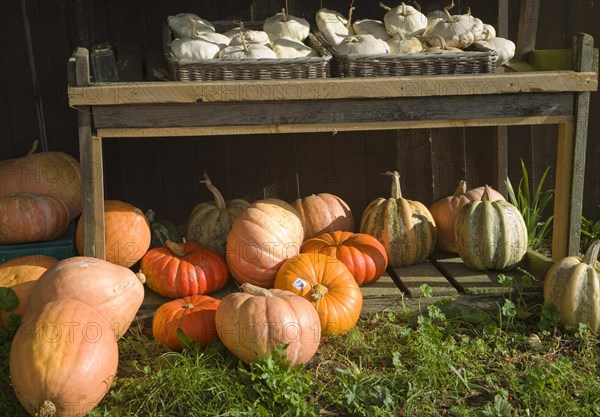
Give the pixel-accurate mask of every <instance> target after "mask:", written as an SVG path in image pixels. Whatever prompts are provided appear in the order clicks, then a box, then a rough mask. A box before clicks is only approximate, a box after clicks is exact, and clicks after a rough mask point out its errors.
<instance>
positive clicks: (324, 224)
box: [292, 193, 354, 239]
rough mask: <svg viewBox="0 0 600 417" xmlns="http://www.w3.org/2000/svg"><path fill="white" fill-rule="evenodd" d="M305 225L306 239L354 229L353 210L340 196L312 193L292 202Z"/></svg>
mask: <svg viewBox="0 0 600 417" xmlns="http://www.w3.org/2000/svg"><path fill="white" fill-rule="evenodd" d="M292 207H294V208H295V209H296V211H297V212H298V215H299V216H300V220H301V221H302V225H303V227H304V239H310V238H313V237H315V236H318V235H320V234H323V233H328V232H335V231H342V232H352V231H354V217H353V216H352V210H350V207H349V206H348V204H346V202H345V201H344V200H342V199H341V198H340V197H338V196H336V195H333V194H329V193H321V194H316V195H315V194H312V195H309V196H307V197H303V198H299V199H297V200H296V201H294V202H292Z"/></svg>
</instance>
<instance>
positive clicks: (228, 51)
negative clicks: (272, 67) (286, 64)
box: [218, 38, 277, 61]
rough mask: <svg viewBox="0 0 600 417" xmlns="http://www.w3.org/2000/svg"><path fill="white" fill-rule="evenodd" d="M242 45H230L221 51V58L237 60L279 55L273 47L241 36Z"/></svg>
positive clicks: (269, 57) (270, 57)
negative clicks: (249, 41) (251, 41)
mask: <svg viewBox="0 0 600 417" xmlns="http://www.w3.org/2000/svg"><path fill="white" fill-rule="evenodd" d="M241 40H242V44H241V45H230V46H227V47H225V48H223V49H221V51H220V52H219V55H218V56H219V59H222V60H224V61H237V60H245V59H275V58H277V55H276V54H275V51H273V49H271V48H269V47H268V46H267V45H264V44H261V43H248V42H246V40H245V39H244V38H241Z"/></svg>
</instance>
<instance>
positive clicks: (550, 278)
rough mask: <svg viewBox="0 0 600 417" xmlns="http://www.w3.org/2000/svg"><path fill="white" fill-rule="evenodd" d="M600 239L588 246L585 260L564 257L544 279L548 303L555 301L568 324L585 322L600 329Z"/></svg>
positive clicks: (591, 327) (592, 327) (595, 330)
mask: <svg viewBox="0 0 600 417" xmlns="http://www.w3.org/2000/svg"><path fill="white" fill-rule="evenodd" d="M598 251H600V240H596V241H595V242H594V243H592V245H591V246H590V247H589V248H588V250H587V252H586V254H585V257H584V258H583V260H581V259H579V258H577V257H576V256H567V257H566V258H563V259H561V260H560V261H558V262H557V263H555V264H554V265H552V268H550V270H549V271H548V273H547V274H546V279H545V280H544V302H546V303H553V304H554V305H555V306H556V308H557V309H558V311H559V312H560V314H561V317H562V320H563V322H564V323H565V324H567V325H570V326H577V325H578V324H579V323H585V324H587V325H588V327H589V328H590V329H591V330H592V331H594V332H596V333H597V332H598V331H600V282H599V279H600V276H599V274H600V272H599V270H598V269H596V268H597V267H596V262H597V260H598Z"/></svg>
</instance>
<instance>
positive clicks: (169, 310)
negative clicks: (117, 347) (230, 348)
mask: <svg viewBox="0 0 600 417" xmlns="http://www.w3.org/2000/svg"><path fill="white" fill-rule="evenodd" d="M220 303H221V301H220V300H217V299H215V298H212V297H209V296H206V295H192V296H189V297H183V298H178V299H177V300H173V301H169V302H168V303H165V304H163V305H161V306H160V307H159V308H158V309H157V310H156V313H155V314H154V318H153V319H152V335H153V336H154V338H155V339H156V340H158V341H159V342H160V343H162V344H163V345H165V346H166V347H168V348H169V349H171V350H176V351H179V350H181V349H183V345H182V344H181V341H180V340H179V336H178V335H177V329H181V331H183V334H184V335H185V336H186V337H189V338H192V339H193V340H195V341H196V342H198V344H199V345H200V346H202V347H206V346H208V345H210V344H211V343H212V342H214V341H215V340H217V339H218V337H219V335H218V333H217V326H216V325H215V313H216V312H217V307H219V304H220Z"/></svg>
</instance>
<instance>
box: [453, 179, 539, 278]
mask: <svg viewBox="0 0 600 417" xmlns="http://www.w3.org/2000/svg"><path fill="white" fill-rule="evenodd" d="M490 192H491V188H490V187H489V186H487V185H486V186H485V191H484V192H483V196H482V197H481V200H474V201H472V202H470V203H468V204H466V205H464V206H463V208H462V209H460V211H459V213H458V216H457V218H456V222H455V224H454V237H455V241H456V249H457V252H458V255H459V256H460V258H461V259H462V260H463V262H464V263H465V264H466V265H467V266H469V267H470V268H472V269H476V270H482V271H484V270H488V269H495V270H498V271H506V270H509V269H512V268H514V267H515V266H516V265H517V264H518V263H519V262H520V261H521V259H523V256H525V253H526V252H527V227H526V226H525V221H524V220H523V216H522V215H521V212H520V211H519V210H518V209H517V208H516V207H515V206H513V205H512V204H510V203H509V202H507V201H501V200H498V201H490Z"/></svg>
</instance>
